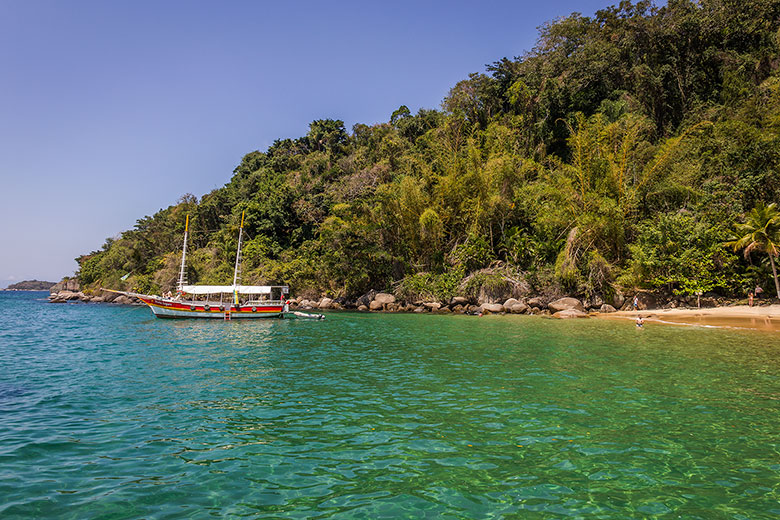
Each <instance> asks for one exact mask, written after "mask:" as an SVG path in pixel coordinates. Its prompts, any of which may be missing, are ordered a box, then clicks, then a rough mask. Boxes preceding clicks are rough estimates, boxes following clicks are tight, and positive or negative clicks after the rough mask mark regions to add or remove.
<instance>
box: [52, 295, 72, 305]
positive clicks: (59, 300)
mask: <svg viewBox="0 0 780 520" xmlns="http://www.w3.org/2000/svg"><path fill="white" fill-rule="evenodd" d="M49 301H50V302H51V303H68V300H66V299H65V298H60V297H58V296H56V295H55V297H54V298H51V299H50V300H49Z"/></svg>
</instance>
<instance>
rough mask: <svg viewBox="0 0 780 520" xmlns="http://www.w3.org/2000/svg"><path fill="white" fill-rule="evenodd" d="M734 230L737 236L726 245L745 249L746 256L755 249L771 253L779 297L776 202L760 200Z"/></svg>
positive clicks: (779, 238) (779, 213)
mask: <svg viewBox="0 0 780 520" xmlns="http://www.w3.org/2000/svg"><path fill="white" fill-rule="evenodd" d="M734 232H735V234H736V236H735V237H732V240H730V241H728V242H726V246H729V247H733V248H734V251H737V250H739V249H744V250H745V258H748V257H749V256H750V253H752V252H753V251H759V252H762V253H766V254H768V255H769V262H770V263H771V264H772V276H774V277H775V289H776V290H777V297H778V298H780V283H778V281H777V268H776V267H775V258H774V257H776V256H778V254H779V253H780V211H778V209H777V206H776V204H775V203H772V204H769V205H767V204H764V203H763V202H759V203H758V204H757V205H756V207H755V208H753V209H752V210H750V213H748V215H747V219H746V220H745V223H744V224H735V225H734Z"/></svg>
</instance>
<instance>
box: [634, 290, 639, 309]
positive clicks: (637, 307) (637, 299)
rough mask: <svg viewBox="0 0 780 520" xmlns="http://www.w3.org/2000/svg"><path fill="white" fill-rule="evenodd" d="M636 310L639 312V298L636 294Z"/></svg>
mask: <svg viewBox="0 0 780 520" xmlns="http://www.w3.org/2000/svg"><path fill="white" fill-rule="evenodd" d="M634 310H635V311H638V310H639V297H638V296H637V295H636V294H635V295H634Z"/></svg>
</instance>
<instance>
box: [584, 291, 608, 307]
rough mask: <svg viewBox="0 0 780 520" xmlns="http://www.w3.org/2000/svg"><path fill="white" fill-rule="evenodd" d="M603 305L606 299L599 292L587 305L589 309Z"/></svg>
mask: <svg viewBox="0 0 780 520" xmlns="http://www.w3.org/2000/svg"><path fill="white" fill-rule="evenodd" d="M602 305H604V299H603V298H602V297H601V296H599V295H598V294H597V295H595V296H593V297H591V298H590V300H588V303H587V305H586V307H587V308H589V309H599V308H601V306H602Z"/></svg>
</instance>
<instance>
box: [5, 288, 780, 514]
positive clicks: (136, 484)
mask: <svg viewBox="0 0 780 520" xmlns="http://www.w3.org/2000/svg"><path fill="white" fill-rule="evenodd" d="M44 297H45V293H2V292H0V316H2V318H0V518H3V519H8V518H78V519H82V518H111V519H115V518H179V517H192V518H207V517H263V518H328V517H337V518H404V517H406V518H610V519H611V518H626V519H628V518H654V517H658V518H702V519H717V518H730V519H747V518H749V519H756V518H778V517H780V505H779V504H778V499H779V498H780V491H779V489H778V488H779V487H780V435H779V432H780V421H779V420H778V419H780V377H779V374H780V371H779V369H780V337H778V335H777V334H771V333H766V332H750V331H735V330H723V329H708V328H698V327H678V326H669V325H659V324H653V323H648V324H646V325H645V330H636V328H635V327H634V326H633V324H632V323H630V322H625V323H623V322H620V321H608V320H578V321H576V322H575V321H557V320H548V319H542V318H534V317H526V316H505V317H500V316H489V317H483V318H477V317H467V316H433V315H398V314H396V315H366V314H356V313H340V314H336V313H331V314H329V315H328V318H327V319H326V320H325V321H280V320H270V321H259V322H245V321H233V322H222V321H217V322H212V321H196V320H187V321H174V320H159V319H155V318H153V317H152V315H151V313H150V312H149V310H148V309H146V308H133V307H117V306H108V305H86V304H68V305H64V304H63V305H55V304H49V303H47V302H45V301H44V300H43V299H42V298H44Z"/></svg>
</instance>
